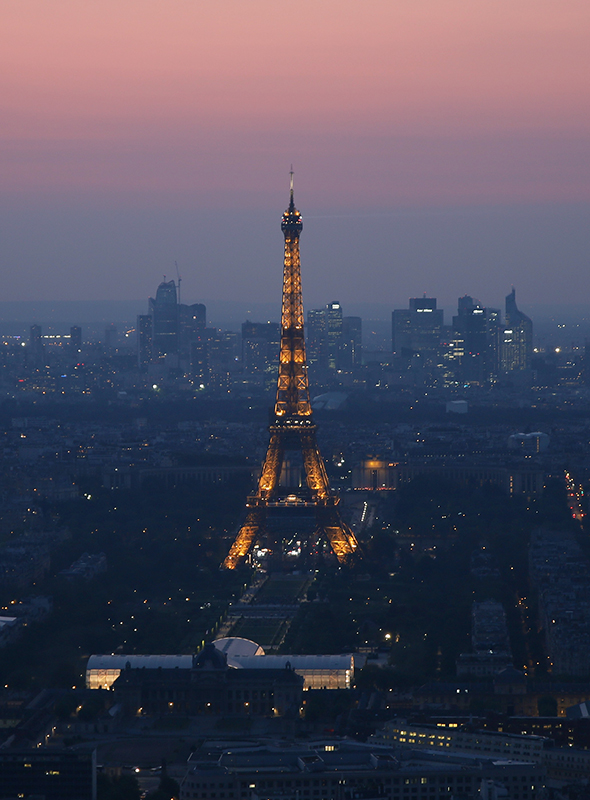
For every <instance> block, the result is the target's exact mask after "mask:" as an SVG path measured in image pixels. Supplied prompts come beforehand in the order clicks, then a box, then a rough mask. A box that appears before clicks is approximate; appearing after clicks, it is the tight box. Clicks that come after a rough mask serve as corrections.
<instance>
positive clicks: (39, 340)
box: [29, 325, 45, 367]
mask: <svg viewBox="0 0 590 800" xmlns="http://www.w3.org/2000/svg"><path fill="white" fill-rule="evenodd" d="M29 348H30V353H31V358H30V360H31V363H32V364H33V365H34V366H35V367H40V366H41V364H42V363H43V360H44V358H45V346H44V344H43V330H42V328H41V326H40V325H31V327H30V329H29Z"/></svg>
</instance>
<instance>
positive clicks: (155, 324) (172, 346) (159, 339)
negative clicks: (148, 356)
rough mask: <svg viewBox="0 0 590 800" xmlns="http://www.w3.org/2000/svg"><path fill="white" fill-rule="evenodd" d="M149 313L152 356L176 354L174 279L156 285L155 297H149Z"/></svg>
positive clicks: (161, 356) (162, 356)
mask: <svg viewBox="0 0 590 800" xmlns="http://www.w3.org/2000/svg"><path fill="white" fill-rule="evenodd" d="M149 313H150V314H151V317H152V336H153V339H152V347H153V358H154V359H158V358H164V357H165V356H167V355H172V354H178V341H179V321H180V320H179V311H178V299H177V295H176V284H175V283H174V281H162V283H161V284H160V285H159V286H158V289H157V291H156V297H155V299H154V298H153V297H150V299H149Z"/></svg>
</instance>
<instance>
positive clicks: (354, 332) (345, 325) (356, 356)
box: [340, 317, 363, 369]
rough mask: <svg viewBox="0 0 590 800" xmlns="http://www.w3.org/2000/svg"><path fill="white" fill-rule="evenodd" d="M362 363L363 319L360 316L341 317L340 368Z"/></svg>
mask: <svg viewBox="0 0 590 800" xmlns="http://www.w3.org/2000/svg"><path fill="white" fill-rule="evenodd" d="M362 363H363V321H362V319H361V318H360V317H342V342H341V345H340V368H341V369H351V368H352V367H358V366H360V365H361V364H362Z"/></svg>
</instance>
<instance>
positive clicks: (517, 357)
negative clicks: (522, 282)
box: [500, 288, 533, 373]
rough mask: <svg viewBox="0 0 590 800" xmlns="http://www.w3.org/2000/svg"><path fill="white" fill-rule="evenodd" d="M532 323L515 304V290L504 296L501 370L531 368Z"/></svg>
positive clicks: (517, 370) (508, 371) (511, 370)
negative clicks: (504, 312) (504, 319)
mask: <svg viewBox="0 0 590 800" xmlns="http://www.w3.org/2000/svg"><path fill="white" fill-rule="evenodd" d="M532 356H533V323H532V320H531V319H530V318H529V317H527V315H526V314H524V313H523V312H522V311H520V310H519V308H518V306H517V305H516V290H515V289H514V288H513V289H512V291H511V292H510V294H509V295H507V296H506V323H505V325H504V328H503V330H502V339H501V343H500V367H501V370H502V371H503V372H507V373H511V372H523V371H525V370H529V369H530V368H531V362H532Z"/></svg>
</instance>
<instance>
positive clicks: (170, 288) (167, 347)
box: [137, 280, 207, 377]
mask: <svg viewBox="0 0 590 800" xmlns="http://www.w3.org/2000/svg"><path fill="white" fill-rule="evenodd" d="M206 325H207V309H206V307H205V306H204V305H203V304H202V303H193V304H191V305H187V304H184V303H182V304H181V303H179V302H178V287H177V285H176V283H175V282H174V281H173V280H172V281H162V283H161V284H160V285H159V286H158V289H157V291H156V297H155V298H153V297H150V299H149V303H148V313H147V314H145V315H144V314H141V315H140V316H139V317H138V318H137V334H138V359H139V365H140V367H141V366H146V365H147V364H149V363H151V362H154V361H158V360H163V359H165V358H166V357H167V356H176V357H177V358H178V359H180V361H181V364H182V365H184V366H185V367H187V368H189V369H191V370H192V366H193V362H195V363H198V365H199V366H198V372H199V375H200V376H201V377H202V373H203V369H202V361H203V358H204V354H205V353H206V351H207V348H206V340H207V335H206V334H205V330H206ZM193 371H194V370H193Z"/></svg>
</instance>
